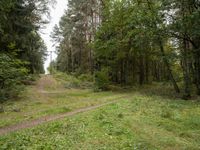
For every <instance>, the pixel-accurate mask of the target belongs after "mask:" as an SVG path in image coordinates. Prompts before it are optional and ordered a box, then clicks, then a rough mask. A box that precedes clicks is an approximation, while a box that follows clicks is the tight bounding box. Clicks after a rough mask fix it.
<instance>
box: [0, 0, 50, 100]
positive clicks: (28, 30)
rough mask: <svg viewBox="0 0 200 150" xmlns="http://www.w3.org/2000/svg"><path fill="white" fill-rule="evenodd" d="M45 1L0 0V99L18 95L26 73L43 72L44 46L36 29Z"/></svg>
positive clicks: (43, 10)
mask: <svg viewBox="0 0 200 150" xmlns="http://www.w3.org/2000/svg"><path fill="white" fill-rule="evenodd" d="M47 4H48V3H47V0H10V1H7V0H1V2H0V82H1V83H0V90H1V91H0V99H1V100H0V101H2V100H4V99H9V98H10V97H12V96H17V95H18V94H19V93H18V92H17V91H20V90H21V89H18V86H21V85H22V83H23V82H22V80H25V78H26V76H27V75H28V74H37V73H44V68H43V63H44V60H45V55H46V46H45V44H44V42H43V40H42V39H41V37H40V34H39V30H40V28H41V27H42V26H43V25H44V24H45V22H46V20H44V19H43V18H44V14H47V13H48V5H47ZM13 90H14V91H13Z"/></svg>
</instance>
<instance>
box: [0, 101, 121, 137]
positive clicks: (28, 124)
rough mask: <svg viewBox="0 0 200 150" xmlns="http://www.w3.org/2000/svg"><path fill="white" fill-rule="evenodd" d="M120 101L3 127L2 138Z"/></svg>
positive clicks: (1, 130)
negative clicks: (5, 135)
mask: <svg viewBox="0 0 200 150" xmlns="http://www.w3.org/2000/svg"><path fill="white" fill-rule="evenodd" d="M118 101H119V100H116V101H112V102H108V103H104V104H99V105H95V106H90V107H85V108H81V109H77V110H74V111H71V112H67V113H64V114H58V115H55V116H45V117H42V118H39V119H35V120H32V121H26V122H22V123H20V124H16V125H11V126H7V127H3V128H0V136H1V135H4V134H8V133H11V132H14V131H19V130H21V129H27V128H32V127H35V126H37V125H40V124H44V123H47V122H51V121H54V120H58V119H62V118H65V117H69V116H73V115H76V114H78V113H82V112H87V111H90V110H94V109H97V108H100V107H102V106H106V105H109V104H113V103H116V102H118Z"/></svg>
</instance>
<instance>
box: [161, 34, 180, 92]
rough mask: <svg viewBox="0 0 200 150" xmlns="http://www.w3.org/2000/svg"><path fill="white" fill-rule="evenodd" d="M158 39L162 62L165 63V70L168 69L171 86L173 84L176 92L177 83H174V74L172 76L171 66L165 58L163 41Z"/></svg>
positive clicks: (177, 88)
mask: <svg viewBox="0 0 200 150" xmlns="http://www.w3.org/2000/svg"><path fill="white" fill-rule="evenodd" d="M158 41H159V45H160V51H161V54H162V56H163V60H164V63H165V65H166V68H167V71H168V73H169V76H170V79H171V82H172V84H173V86H174V90H175V91H176V93H180V89H179V87H178V85H177V83H176V81H175V79H174V76H173V74H172V70H171V67H170V65H169V62H168V60H167V58H166V55H165V51H164V47H163V43H162V41H161V39H160V38H159V39H158Z"/></svg>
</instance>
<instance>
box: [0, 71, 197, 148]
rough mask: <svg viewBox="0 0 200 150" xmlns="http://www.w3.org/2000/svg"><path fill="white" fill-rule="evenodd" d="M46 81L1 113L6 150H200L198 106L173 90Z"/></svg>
mask: <svg viewBox="0 0 200 150" xmlns="http://www.w3.org/2000/svg"><path fill="white" fill-rule="evenodd" d="M63 82H64V81H62V80H57V79H55V78H54V77H52V76H49V75H44V76H42V77H41V78H40V79H39V80H38V81H37V83H36V85H33V86H30V87H27V91H26V92H24V95H22V96H21V97H22V98H21V99H19V100H15V101H7V102H5V103H4V104H3V109H4V112H1V113H0V118H1V119H0V150H1V149H2V150H3V149H48V150H49V149H52V150H53V149H61V150H62V149H75V150H76V149H77V150H78V149H83V150H90V149H91V150H94V149H106V150H107V149H113V150H116V149H128V150H129V149H130V150H132V149H170V150H171V149H191V150H192V149H200V102H199V98H195V99H196V100H190V101H183V100H181V99H180V98H178V97H177V96H176V95H175V94H174V93H173V91H172V90H171V88H170V87H167V86H163V87H165V88H162V85H158V86H153V87H152V86H145V87H141V88H133V89H131V90H120V91H119V90H117V91H108V92H93V90H92V89H81V88H66V87H65V86H64V84H63Z"/></svg>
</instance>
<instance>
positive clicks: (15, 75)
mask: <svg viewBox="0 0 200 150" xmlns="http://www.w3.org/2000/svg"><path fill="white" fill-rule="evenodd" d="M23 65H24V63H23V62H22V61H20V60H18V59H15V58H12V57H10V56H8V55H6V54H2V53H0V101H4V100H6V99H10V98H14V97H16V96H18V95H19V93H20V91H22V89H23V83H22V81H23V80H24V79H25V77H26V75H27V73H28V71H27V69H26V68H25V67H22V66H23Z"/></svg>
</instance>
